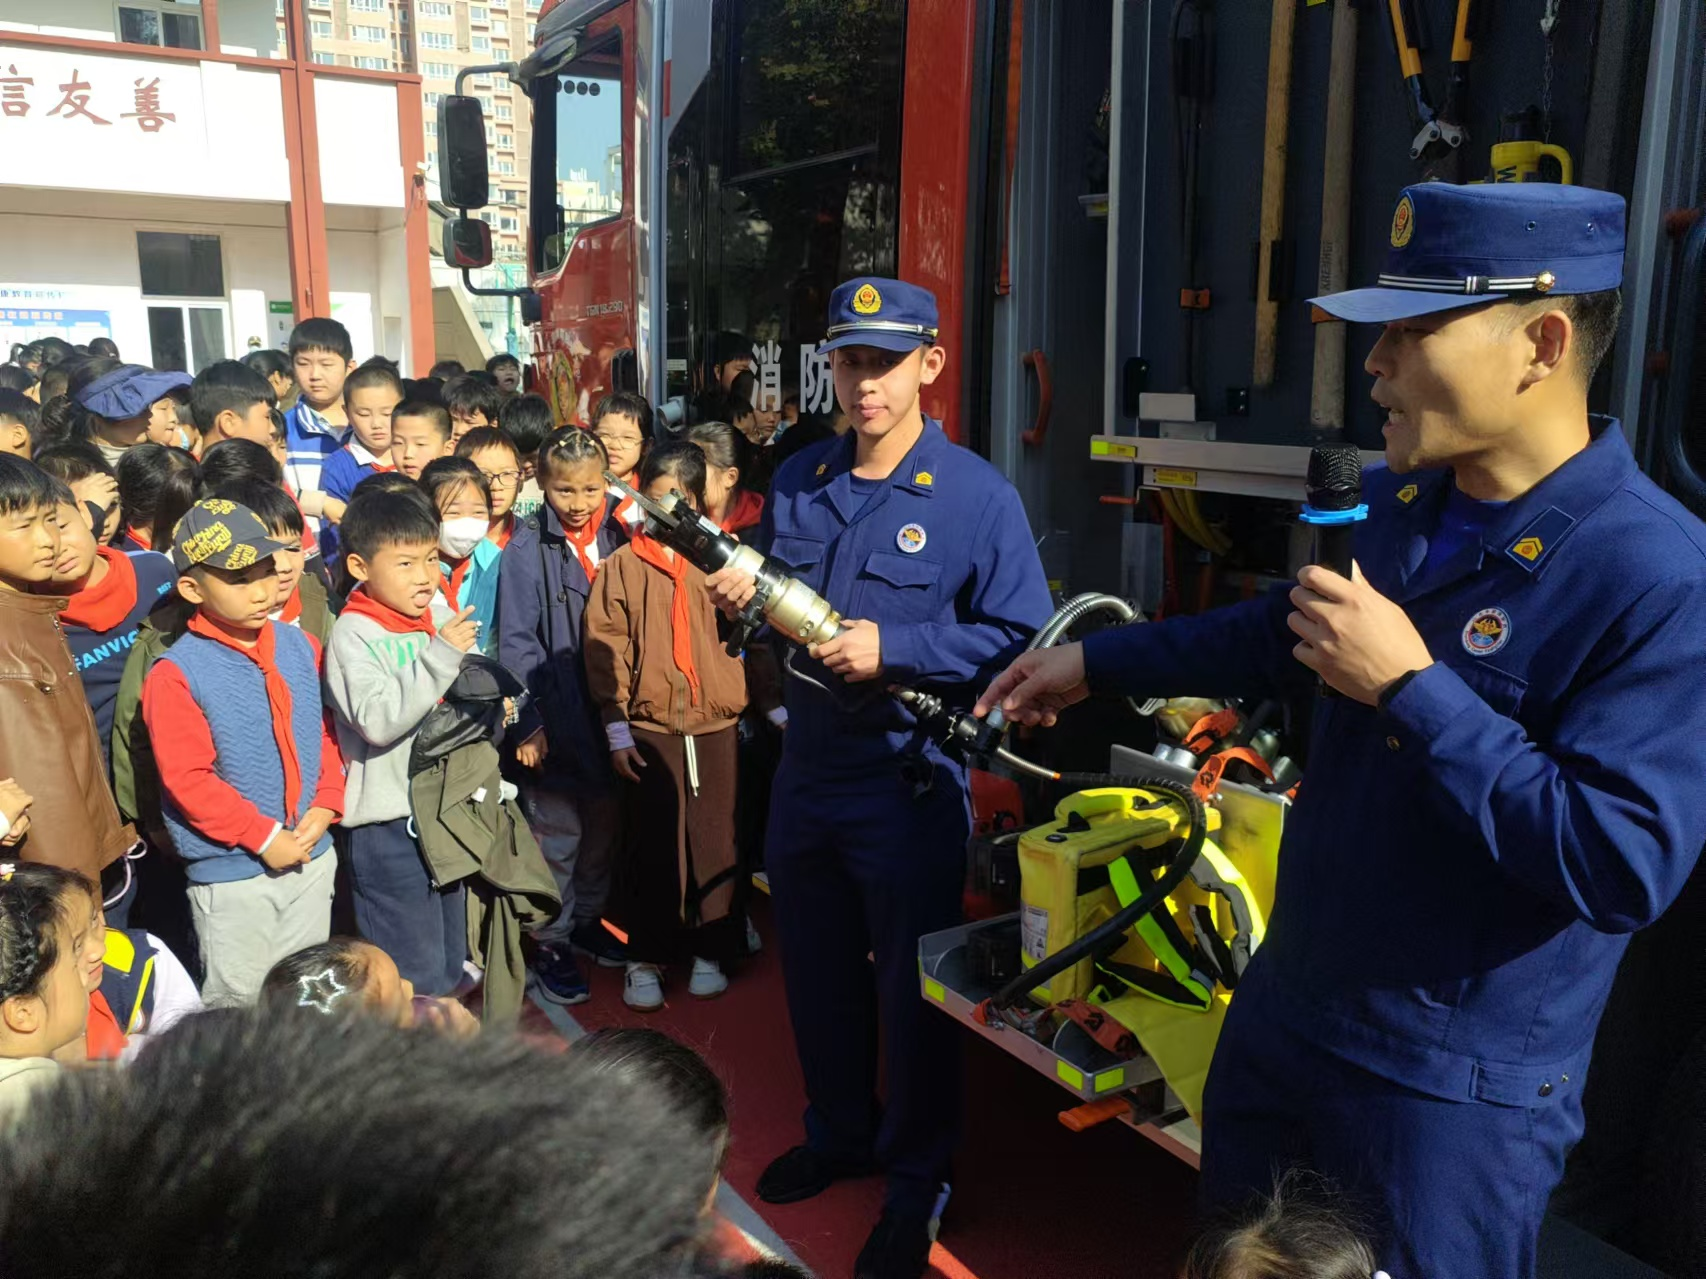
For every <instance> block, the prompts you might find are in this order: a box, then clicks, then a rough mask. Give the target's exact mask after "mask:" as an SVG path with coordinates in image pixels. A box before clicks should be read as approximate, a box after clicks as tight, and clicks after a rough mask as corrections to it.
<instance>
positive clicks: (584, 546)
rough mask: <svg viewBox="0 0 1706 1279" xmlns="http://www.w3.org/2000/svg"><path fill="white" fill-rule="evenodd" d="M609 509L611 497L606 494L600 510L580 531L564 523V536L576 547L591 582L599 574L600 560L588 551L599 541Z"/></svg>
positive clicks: (578, 558) (587, 577) (599, 507)
mask: <svg viewBox="0 0 1706 1279" xmlns="http://www.w3.org/2000/svg"><path fill="white" fill-rule="evenodd" d="M609 509H610V498H609V496H608V495H606V496H605V499H604V500H603V501H602V502H600V503H599V504H598V510H597V511H595V512H594V513H593V516H592V518H591V519H590V520H588V521H587V522H586V523H585V524H583V525H581V529H580V532H578V533H577V532H575V530H574V529H572V528H570V527H569V526H568V525H567V524H564V525H563V536H564V537H565V538H567V539H568V542H569V545H570V546H571V547H573V548H574V552H575V558H576V559H577V560H579V561H580V562H581V567H582V568H584V569H585V570H586V580H587V581H589V582H590V581H592V580H593V578H595V577H597V576H598V562H597V561H596V560H594V559H593V558H592V556H590V555H588V554H587V552H588V551H590V550H591V549H592V548H593V545H594V544H595V543H596V542H597V541H598V530H599V529H601V528H603V527H604V516H605V512H607V511H608V510H609Z"/></svg>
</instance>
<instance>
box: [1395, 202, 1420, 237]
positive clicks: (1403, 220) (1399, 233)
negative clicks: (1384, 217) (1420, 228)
mask: <svg viewBox="0 0 1706 1279" xmlns="http://www.w3.org/2000/svg"><path fill="white" fill-rule="evenodd" d="M1415 230H1416V206H1415V205H1414V204H1412V203H1411V202H1410V197H1409V196H1405V197H1404V198H1403V199H1402V200H1400V201H1398V207H1397V208H1396V209H1394V210H1393V211H1392V247H1393V248H1395V249H1401V248H1403V247H1404V246H1405V245H1406V244H1408V243H1409V242H1410V237H1411V236H1412V235H1413V234H1415Z"/></svg>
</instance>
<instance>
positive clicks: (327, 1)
mask: <svg viewBox="0 0 1706 1279" xmlns="http://www.w3.org/2000/svg"><path fill="white" fill-rule="evenodd" d="M308 7H309V8H310V9H330V8H331V7H332V0H308Z"/></svg>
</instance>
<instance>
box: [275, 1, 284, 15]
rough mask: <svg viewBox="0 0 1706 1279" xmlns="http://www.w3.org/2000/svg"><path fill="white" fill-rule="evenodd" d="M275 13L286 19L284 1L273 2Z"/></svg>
mask: <svg viewBox="0 0 1706 1279" xmlns="http://www.w3.org/2000/svg"><path fill="white" fill-rule="evenodd" d="M273 12H274V13H275V14H277V15H278V16H279V17H281V18H282V17H284V0H273Z"/></svg>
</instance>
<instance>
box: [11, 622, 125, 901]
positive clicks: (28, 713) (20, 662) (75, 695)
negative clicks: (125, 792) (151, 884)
mask: <svg viewBox="0 0 1706 1279" xmlns="http://www.w3.org/2000/svg"><path fill="white" fill-rule="evenodd" d="M64 607H65V601H64V599H62V598H56V597H54V596H51V595H20V594H19V593H17V592H16V591H7V590H0V777H12V778H16V779H17V782H18V785H20V786H22V787H23V788H24V789H25V790H26V791H28V792H29V793H30V797H31V798H32V799H33V800H34V801H35V802H34V803H33V804H32V805H31V806H30V830H29V834H27V835H25V836H24V842H23V845H22V846H21V847H20V848H19V849H18V852H19V854H20V855H21V856H22V858H23V860H24V861H27V862H47V863H49V864H51V865H54V866H64V867H67V868H68V869H71V870H77V871H81V872H82V873H83V874H85V875H87V876H88V877H89V878H90V879H92V880H94V881H95V882H96V883H97V884H98V883H99V882H100V879H101V871H102V870H103V869H104V868H105V867H107V866H108V865H110V864H112V863H113V862H115V861H117V860H118V859H119V857H121V856H122V855H123V854H124V852H125V851H126V850H127V849H128V848H130V846H131V845H132V844H134V843H135V842H136V831H135V829H134V828H132V827H130V826H126V825H124V824H122V823H121V822H120V820H119V815H118V806H117V805H116V804H114V803H113V793H112V790H111V788H110V787H109V786H108V785H107V769H106V765H105V764H104V763H103V762H102V760H101V747H100V743H99V741H98V740H97V739H96V737H95V717H94V715H93V714H92V713H91V712H90V710H89V700H88V698H87V697H86V696H84V693H83V681H82V680H80V679H78V678H77V671H76V669H75V668H74V666H73V665H72V659H71V650H70V649H69V648H67V647H66V644H65V635H64V632H62V631H61V630H60V627H59V610H60V609H62V608H64Z"/></svg>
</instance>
